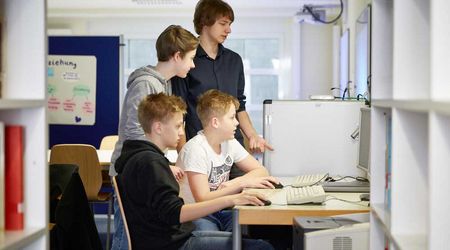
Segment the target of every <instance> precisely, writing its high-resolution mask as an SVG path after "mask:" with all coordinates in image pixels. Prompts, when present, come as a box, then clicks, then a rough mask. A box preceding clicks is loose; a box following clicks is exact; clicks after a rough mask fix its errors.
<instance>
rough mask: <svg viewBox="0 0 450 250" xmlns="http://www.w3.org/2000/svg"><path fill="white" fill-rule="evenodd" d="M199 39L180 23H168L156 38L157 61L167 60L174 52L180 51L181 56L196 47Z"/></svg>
mask: <svg viewBox="0 0 450 250" xmlns="http://www.w3.org/2000/svg"><path fill="white" fill-rule="evenodd" d="M198 44H199V40H198V38H197V37H195V36H194V35H193V34H192V33H191V32H189V31H188V30H186V29H184V28H183V27H181V26H180V25H170V26H169V27H167V28H166V29H165V30H164V31H163V32H162V33H161V34H160V35H159V36H158V39H157V40H156V54H157V56H158V61H160V62H167V61H169V60H170V58H171V57H172V56H174V55H175V53H177V52H180V56H181V58H184V56H185V55H186V54H187V53H188V52H190V51H192V50H194V49H197V47H198Z"/></svg>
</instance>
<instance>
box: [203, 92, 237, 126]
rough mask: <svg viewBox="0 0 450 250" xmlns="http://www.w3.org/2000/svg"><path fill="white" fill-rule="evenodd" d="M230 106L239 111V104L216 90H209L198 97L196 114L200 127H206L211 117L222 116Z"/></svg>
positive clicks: (232, 97)
mask: <svg viewBox="0 0 450 250" xmlns="http://www.w3.org/2000/svg"><path fill="white" fill-rule="evenodd" d="M232 104H234V107H235V109H236V110H237V109H239V102H238V100H237V99H236V98H235V97H234V96H232V95H229V94H227V93H224V92H221V91H219V90H217V89H210V90H208V91H206V92H205V93H203V94H202V95H200V96H199V97H198V101H197V114H198V117H199V119H200V122H201V123H202V126H203V127H206V125H207V124H208V122H209V121H210V119H211V118H213V117H222V116H224V115H225V114H226V113H227V112H228V110H229V109H230V106H231V105H232Z"/></svg>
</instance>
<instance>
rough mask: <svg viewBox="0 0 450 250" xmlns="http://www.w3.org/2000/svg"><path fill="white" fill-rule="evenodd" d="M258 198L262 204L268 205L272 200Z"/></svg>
mask: <svg viewBox="0 0 450 250" xmlns="http://www.w3.org/2000/svg"><path fill="white" fill-rule="evenodd" d="M259 200H260V201H262V202H263V203H264V206H270V205H271V204H272V202H271V201H270V200H262V199H259Z"/></svg>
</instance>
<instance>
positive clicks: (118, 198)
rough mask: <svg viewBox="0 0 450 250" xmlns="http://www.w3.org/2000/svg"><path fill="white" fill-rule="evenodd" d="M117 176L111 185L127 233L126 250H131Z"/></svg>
mask: <svg viewBox="0 0 450 250" xmlns="http://www.w3.org/2000/svg"><path fill="white" fill-rule="evenodd" d="M116 177H117V176H113V178H112V180H113V185H114V190H116V196H117V202H118V203H119V208H120V214H121V215H122V220H123V225H124V226H125V232H126V233H127V238H128V249H130V250H131V238H130V231H129V230H128V223H127V219H126V217H125V210H124V208H123V203H122V198H121V196H120V188H121V187H119V183H118V181H117V178H116Z"/></svg>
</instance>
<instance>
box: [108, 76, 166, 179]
mask: <svg viewBox="0 0 450 250" xmlns="http://www.w3.org/2000/svg"><path fill="white" fill-rule="evenodd" d="M143 78H144V77H143ZM160 92H165V89H164V86H163V85H162V84H161V82H160V81H159V80H158V79H156V78H154V77H148V76H147V77H145V78H144V79H139V78H138V79H136V80H135V82H134V83H133V86H131V87H130V88H128V90H127V94H126V96H125V100H124V104H123V107H122V112H121V115H120V121H119V140H118V142H117V143H116V146H115V148H114V152H113V154H112V157H111V166H110V169H109V175H111V176H113V175H116V174H117V173H116V171H115V169H114V163H115V162H116V160H117V158H119V156H120V152H121V151H122V144H123V142H124V141H125V140H146V138H145V135H144V130H143V129H142V127H141V124H140V123H139V121H138V106H139V103H140V102H141V101H142V100H143V99H144V98H145V97H146V96H147V95H150V94H156V93H160Z"/></svg>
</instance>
